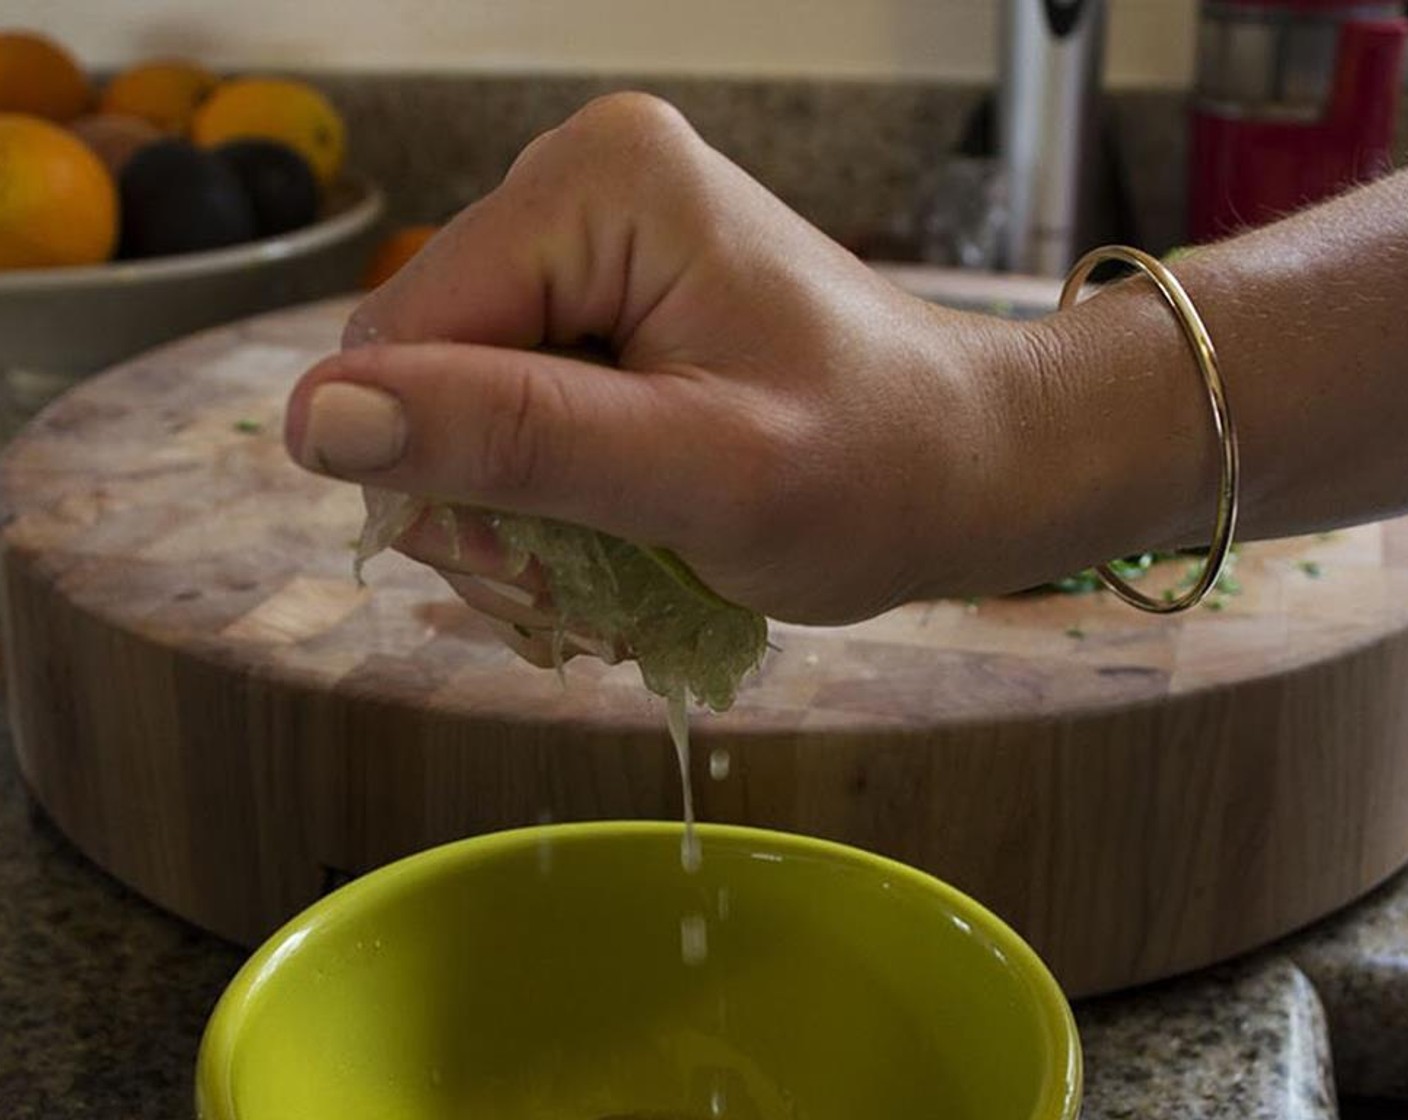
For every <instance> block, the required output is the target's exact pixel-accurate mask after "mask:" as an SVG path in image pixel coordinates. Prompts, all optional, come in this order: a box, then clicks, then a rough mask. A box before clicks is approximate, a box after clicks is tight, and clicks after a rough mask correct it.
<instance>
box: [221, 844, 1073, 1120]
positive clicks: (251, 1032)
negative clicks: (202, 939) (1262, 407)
mask: <svg viewBox="0 0 1408 1120" xmlns="http://www.w3.org/2000/svg"><path fill="white" fill-rule="evenodd" d="M700 834H701V837H702V841H703V864H702V867H701V868H700V870H699V871H698V872H696V873H694V874H687V873H686V872H685V871H684V870H682V868H681V863H680V826H679V825H677V824H674V825H671V824H652V823H610V824H588V825H561V826H550V827H544V828H533V829H525V830H522V831H517V832H505V833H499V834H496V835H490V836H483V837H478V838H475V839H472V840H466V841H463V842H461V843H457V844H450V845H447V846H445V847H442V848H436V849H434V850H432V851H428V852H424V853H422V854H420V855H416V856H412V857H410V858H408V859H405V860H402V861H400V862H398V863H395V864H392V865H390V866H388V867H385V868H382V869H381V870H378V871H375V872H373V873H371V874H368V875H366V876H364V877H363V878H361V879H359V880H356V881H355V882H353V883H351V884H349V885H348V886H346V887H343V888H342V889H341V890H339V891H337V892H336V893H334V894H332V895H329V896H328V897H327V898H325V899H323V900H322V901H321V902H319V903H317V904H316V905H315V906H313V907H312V908H310V909H309V910H308V911H306V912H305V913H304V914H302V915H301V916H299V917H298V918H295V919H294V920H293V921H292V922H291V923H289V924H288V925H287V926H285V927H284V928H283V929H282V930H281V931H280V932H279V933H277V934H276V935H275V936H274V937H273V938H272V939H271V940H270V941H269V942H268V943H266V944H265V945H264V946H263V947H262V948H261V949H260V950H259V951H258V952H257V953H256V954H255V955H254V956H253V957H252V958H251V960H250V961H249V963H248V964H247V965H246V966H245V967H244V969H242V970H241V972H240V973H239V975H238V976H237V977H236V978H235V979H234V981H233V982H232V983H231V985H230V987H229V989H228V990H227V991H226V992H225V994H224V996H223V997H222V998H221V1000H220V1003H219V1006H218V1007H217V1008H216V1010H215V1014H214V1016H213V1017H212V1019H211V1021H210V1024H209V1026H208V1027H207V1030H206V1034H205V1039H204V1041H203V1043H202V1046H201V1054H200V1063H199V1070H198V1074H197V1107H198V1112H199V1114H200V1116H201V1117H202V1118H204V1120H291V1118H292V1120H372V1118H375V1120H442V1118H443V1120H451V1118H453V1120H472V1118H476V1117H477V1118H485V1120H604V1118H607V1117H611V1118H618V1117H637V1118H642V1120H644V1118H647V1117H648V1118H651V1120H661V1118H665V1117H669V1118H675V1117H681V1118H690V1120H695V1118H697V1120H919V1118H921V1117H943V1118H945V1120H1009V1118H1010V1120H1018V1118H1020V1120H1028V1118H1031V1120H1036V1118H1040V1120H1058V1118H1059V1120H1073V1118H1074V1117H1075V1116H1076V1114H1077V1111H1078V1108H1079V1098H1080V1076H1081V1073H1080V1070H1081V1065H1080V1049H1079V1044H1078V1042H1077V1038H1076V1031H1075V1026H1074V1023H1073V1021H1072V1019H1071V1013H1070V1009H1069V1007H1068V1006H1067V1004H1066V1001H1065V999H1064V998H1063V997H1062V994H1061V992H1060V989H1059V988H1058V987H1057V985H1056V983H1055V981H1054V980H1053V979H1052V977H1051V975H1050V974H1049V973H1048V972H1047V971H1046V969H1045V968H1044V967H1043V965H1042V963H1041V961H1040V960H1038V958H1037V957H1036V955H1035V954H1034V953H1033V952H1032V950H1031V949H1030V948H1028V947H1027V945H1026V944H1025V943H1023V942H1022V941H1021V939H1019V938H1018V937H1017V935H1016V934H1014V933H1013V932H1012V931H1011V930H1010V929H1008V927H1007V926H1005V925H1004V924H1003V923H1002V922H1000V921H999V920H998V919H997V918H996V917H994V916H993V915H992V914H990V913H989V912H988V911H987V910H985V909H983V908H982V907H981V906H979V905H978V904H977V903H975V902H973V901H972V900H971V899H969V898H967V897H965V896H964V895H962V894H960V893H959V892H958V891H956V890H954V889H953V888H951V887H949V886H946V885H945V884H943V883H940V882H938V881H937V880H935V879H932V878H929V877H928V876H927V875H923V874H920V873H919V872H917V871H914V870H912V869H910V868H907V867H905V866H903V865H901V864H897V863H893V862H891V861H888V860H884V859H880V858H878V857H876V856H872V855H868V854H866V853H864V852H859V851H856V850H854V849H851V848H845V847H841V846H838V845H835V844H830V843H825V842H823V841H819V840H812V839H807V838H803V837H799V836H790V835H784V834H780V833H772V832H762V831H757V830H753V829H743V828H731V827H720V826H703V827H701V828H700Z"/></svg>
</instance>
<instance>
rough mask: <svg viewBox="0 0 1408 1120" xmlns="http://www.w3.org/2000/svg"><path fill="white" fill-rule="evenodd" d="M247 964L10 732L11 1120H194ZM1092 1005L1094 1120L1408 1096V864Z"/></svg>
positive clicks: (6, 782) (3, 830) (1255, 1118)
mask: <svg viewBox="0 0 1408 1120" xmlns="http://www.w3.org/2000/svg"><path fill="white" fill-rule="evenodd" d="M243 958H244V953H243V951H242V950H239V949H237V948H234V947H232V946H230V945H228V944H226V943H224V942H221V941H219V940H217V939H215V938H213V937H210V936H208V935H206V934H203V933H201V932H199V931H197V930H194V929H192V928H191V927H189V926H187V925H185V924H184V923H182V922H180V921H177V920H175V919H173V918H170V917H167V916H166V915H164V914H162V913H160V912H159V911H157V910H156V909H155V908H153V907H151V906H149V905H148V904H147V903H145V902H144V901H142V900H141V899H139V898H137V897H135V896H134V895H133V894H132V893H131V892H129V891H127V890H126V889H125V888H123V887H122V886H120V885H118V884H117V883H116V882H114V881H113V880H112V879H110V878H108V877H107V876H106V875H105V874H104V873H102V872H101V871H98V870H97V869H96V868H94V867H93V866H92V865H90V864H88V863H87V862H86V861H85V860H84V859H83V858H82V857H81V856H80V855H79V854H78V853H76V852H75V851H74V850H73V849H72V848H71V847H70V846H69V845H68V843H67V842H66V841H65V840H64V839H63V838H62V836H60V835H59V833H58V832H57V830H55V829H54V828H53V827H52V826H51V825H49V823H48V822H47V821H46V820H45V818H44V817H43V815H42V813H40V812H39V810H38V809H37V808H35V807H34V806H33V804H32V802H31V801H30V799H29V798H28V796H27V794H26V793H25V790H24V788H23V785H22V783H21V781H20V778H19V774H18V772H17V768H16V765H15V760H14V755H13V753H12V751H11V748H10V744H9V741H8V737H7V736H4V735H3V734H0V1117H4V1118H5V1120H40V1118H42V1120H67V1118H70V1117H73V1118H78V1117H103V1118H105V1120H147V1118H152V1120H157V1118H161V1120H179V1118H185V1117H189V1116H191V1115H192V1110H191V1105H190V1101H191V1092H192V1090H191V1075H192V1070H193V1067H194V1064H195V1056H196V1048H197V1045H198V1043H199V1040H200V1032H201V1028H202V1025H203V1023H204V1020H205V1017H206V1015H207V1014H208V1013H209V1011H210V1009H211V1007H212V1006H213V1005H214V1003H215V1000H216V999H217V998H218V996H219V994H220V991H221V989H222V988H223V986H224V984H225V983H226V982H227V981H228V979H229V978H230V977H231V976H232V975H233V974H234V972H235V970H236V969H237V968H238V967H239V965H240V962H241V961H242V960H243ZM1317 988H1318V990H1319V995H1318V996H1317ZM1322 998H1323V1004H1324V1009H1323V1010H1322ZM1326 1012H1328V1020H1329V1024H1330V1034H1328V1035H1327V1031H1326V1019H1327V1015H1326ZM1077 1015H1078V1018H1079V1020H1080V1027H1081V1035H1082V1039H1083V1043H1084V1047H1085V1060H1086V1107H1085V1112H1084V1115H1085V1117H1086V1118H1087V1120H1116V1118H1120V1117H1129V1118H1135V1117H1138V1118H1139V1120H1165V1118H1167V1120H1173V1118H1175V1117H1177V1118H1179V1120H1188V1118H1207V1120H1233V1118H1236V1120H1263V1118H1265V1120H1272V1118H1277V1120H1322V1118H1323V1120H1331V1118H1333V1117H1335V1115H1336V1109H1335V1103H1334V1100H1335V1084H1334V1081H1335V1079H1334V1076H1333V1074H1332V1070H1331V1050H1332V1049H1333V1053H1334V1060H1335V1062H1336V1063H1337V1064H1338V1067H1339V1070H1340V1077H1339V1088H1340V1090H1341V1091H1351V1092H1372V1093H1375V1094H1384V1095H1391V1094H1397V1095H1400V1096H1408V1092H1405V1089H1408V875H1400V876H1399V877H1398V878H1397V879H1396V880H1395V881H1394V882H1392V883H1390V884H1389V885H1388V886H1386V887H1385V888H1384V889H1383V890H1382V891H1380V892H1379V893H1378V894H1376V895H1375V896H1374V897H1373V898H1371V899H1368V900H1366V901H1365V902H1364V903H1363V904H1361V905H1360V906H1358V907H1356V908H1355V909H1354V910H1352V911H1351V912H1349V913H1347V914H1345V915H1342V916H1340V917H1338V918H1336V919H1334V920H1332V921H1330V922H1328V923H1325V924H1324V925H1323V926H1321V927H1319V928H1317V929H1315V930H1313V931H1310V932H1309V933H1307V934H1304V935H1301V936H1300V937H1297V938H1295V939H1293V940H1292V941H1291V942H1289V943H1288V944H1286V945H1284V946H1279V947H1276V948H1275V949H1273V950H1269V951H1267V952H1264V953H1261V954H1258V955H1257V956H1255V957H1253V958H1251V959H1248V960H1245V961H1240V962H1237V963H1235V964H1232V965H1228V966H1224V967H1222V968H1218V969H1214V970H1211V971H1209V972H1206V973H1202V974H1200V975H1197V976H1194V977H1190V978H1186V979H1183V980H1178V981H1173V982H1169V983H1164V984H1160V985H1157V986H1154V987H1151V988H1148V989H1144V990H1141V991H1138V992H1132V993H1127V994H1123V995H1119V996H1113V997H1106V998H1104V999H1100V1000H1094V1001H1090V1002H1087V1003H1085V1004H1083V1005H1082V1006H1080V1007H1079V1008H1078V1009H1077ZM1331 1037H1332V1038H1333V1046H1331V1043H1330V1039H1331Z"/></svg>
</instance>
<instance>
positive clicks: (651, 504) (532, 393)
mask: <svg viewBox="0 0 1408 1120" xmlns="http://www.w3.org/2000/svg"><path fill="white" fill-rule="evenodd" d="M681 418H685V419H683V420H682V419H681ZM729 423H730V420H729V417H728V416H727V415H726V414H725V412H724V410H723V409H721V408H720V402H719V400H718V395H717V391H716V390H715V391H713V392H710V391H707V390H706V386H705V385H704V384H703V383H702V380H701V378H700V376H698V375H696V374H695V373H694V372H692V371H690V370H683V371H679V372H674V373H670V372H661V373H652V374H643V373H631V372H625V371H622V370H618V369H613V368H608V367H603V366H599V365H595V364H593V363H589V362H584V361H578V360H574V359H571V358H564V357H559V356H555V355H549V354H544V353H541V352H532V351H520V350H501V349H497V348H493V347H486V346H475V345H465V344H455V343H418V344H410V343H401V344H391V345H381V346H365V347H359V348H357V349H354V350H347V351H343V352H342V353H340V354H337V355H334V356H332V357H329V358H327V359H325V360H324V361H322V362H321V363H320V364H319V365H317V366H315V367H314V368H313V369H312V370H310V371H309V372H308V373H307V374H305V375H304V376H303V378H302V379H301V380H300V381H299V383H298V384H297V386H296V387H295V388H294V391H293V393H292V394H291V396H290V398H289V407H288V412H287V420H286V424H285V442H286V444H287V446H288V450H289V452H290V454H292V455H293V457H294V458H296V459H297V460H298V461H299V462H300V463H301V464H303V465H304V466H305V467H307V468H309V469H310V470H314V471H318V472H320V473H323V474H328V475H333V476H335V477H338V478H343V479H347V480H348V481H352V482H359V483H362V484H364V485H369V486H378V487H383V488H387V489H393V490H400V491H404V492H407V493H413V494H421V495H430V496H434V497H436V498H440V499H443V500H447V501H453V502H457V503H462V504H465V505H475V506H482V507H486V508H490V509H506V510H514V511H515V512H521V513H529V514H536V515H539V516H545V517H553V518H557V519H559V520H564V521H571V522H575V523H578V524H583V525H589V526H592V527H593V528H597V529H601V530H604V531H605V532H608V533H611V534H613V535H616V536H620V537H624V538H626V539H629V540H634V541H637V542H639V543H646V544H658V545H664V546H667V547H678V546H679V545H680V543H681V540H682V538H683V537H686V536H687V535H688V534H687V533H686V532H685V525H684V519H685V517H686V516H687V514H686V507H688V509H689V510H690V511H692V512H693V513H694V514H696V515H697V514H698V513H699V512H700V510H699V501H700V498H701V495H706V494H709V493H710V492H711V491H713V492H717V490H718V486H717V479H714V480H713V481H712V482H711V481H710V480H706V479H701V478H699V477H697V474H698V471H699V469H700V467H699V464H704V463H710V462H717V460H718V456H717V454H711V453H710V452H709V451H708V449H706V448H704V447H701V446H700V442H701V440H706V439H708V438H709V433H713V434H714V436H715V437H717V434H718V432H719V430H720V425H727V424H729ZM716 446H717V444H716ZM711 473H712V472H711Z"/></svg>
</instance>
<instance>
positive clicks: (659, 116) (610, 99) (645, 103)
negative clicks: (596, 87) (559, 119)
mask: <svg viewBox="0 0 1408 1120" xmlns="http://www.w3.org/2000/svg"><path fill="white" fill-rule="evenodd" d="M567 127H568V128H570V129H571V130H572V131H576V132H585V133H590V134H592V135H593V136H595V137H597V138H599V139H601V140H604V141H606V142H608V143H610V142H614V143H618V144H623V145H625V146H628V147H634V146H636V145H638V144H640V143H641V142H643V141H644V142H652V143H654V142H659V141H663V140H677V139H680V138H682V137H685V136H693V135H694V129H693V128H691V127H690V124H689V122H688V121H687V120H686V119H685V117H684V114H683V113H681V112H680V111H679V110H678V109H676V108H675V107H674V106H673V105H671V104H670V103H669V102H668V101H666V100H665V99H664V98H661V97H656V96H655V95H654V94H651V93H640V92H637V91H634V90H626V91H621V92H618V93H608V94H604V95H603V96H601V97H597V98H594V99H593V100H591V101H589V102H587V104H586V105H584V106H583V107H582V108H581V109H579V110H578V111H577V113H576V114H575V115H574V116H573V117H572V118H571V120H569V121H568V123H567Z"/></svg>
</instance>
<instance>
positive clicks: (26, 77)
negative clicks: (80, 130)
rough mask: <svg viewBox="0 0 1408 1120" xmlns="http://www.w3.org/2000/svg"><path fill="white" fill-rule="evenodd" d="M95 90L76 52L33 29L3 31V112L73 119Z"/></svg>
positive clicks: (0, 60)
mask: <svg viewBox="0 0 1408 1120" xmlns="http://www.w3.org/2000/svg"><path fill="white" fill-rule="evenodd" d="M91 96H92V91H91V89H90V88H89V86H88V79H87V78H86V77H85V76H84V74H83V71H82V70H80V69H79V67H78V63H76V62H75V61H74V60H73V56H72V55H71V54H69V53H68V51H66V50H64V48H63V47H61V46H59V44H58V43H55V42H54V41H53V40H52V39H46V38H45V37H44V36H43V35H36V34H35V33H34V32H32V31H0V113H30V114H32V115H34V116H36V117H47V118H48V119H49V120H51V121H67V120H72V119H73V118H74V117H76V116H78V114H79V113H81V112H83V110H84V109H86V108H87V107H88V103H89V101H90V99H91Z"/></svg>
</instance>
